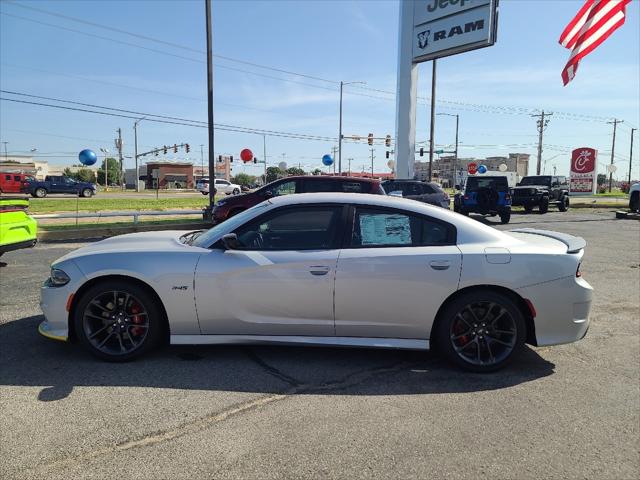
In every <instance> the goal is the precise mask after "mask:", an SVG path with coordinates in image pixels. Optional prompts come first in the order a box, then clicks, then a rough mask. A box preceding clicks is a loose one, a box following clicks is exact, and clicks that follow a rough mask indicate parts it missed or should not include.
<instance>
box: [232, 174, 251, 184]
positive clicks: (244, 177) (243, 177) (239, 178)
mask: <svg viewBox="0 0 640 480" xmlns="http://www.w3.org/2000/svg"><path fill="white" fill-rule="evenodd" d="M231 181H232V182H233V183H237V184H238V185H245V186H247V187H249V186H251V185H253V184H254V183H256V177H254V176H253V175H249V174H247V173H239V174H237V175H236V176H235V177H232V178H231Z"/></svg>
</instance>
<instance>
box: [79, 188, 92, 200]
mask: <svg viewBox="0 0 640 480" xmlns="http://www.w3.org/2000/svg"><path fill="white" fill-rule="evenodd" d="M92 195H93V191H92V190H91V189H90V188H85V189H84V190H82V194H81V196H83V197H84V198H91V196H92Z"/></svg>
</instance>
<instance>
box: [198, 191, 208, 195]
mask: <svg viewBox="0 0 640 480" xmlns="http://www.w3.org/2000/svg"><path fill="white" fill-rule="evenodd" d="M200 193H202V194H203V195H209V192H200Z"/></svg>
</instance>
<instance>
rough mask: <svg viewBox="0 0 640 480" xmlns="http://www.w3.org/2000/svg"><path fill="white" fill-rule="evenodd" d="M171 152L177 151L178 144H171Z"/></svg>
mask: <svg viewBox="0 0 640 480" xmlns="http://www.w3.org/2000/svg"><path fill="white" fill-rule="evenodd" d="M173 153H178V144H177V143H174V144H173Z"/></svg>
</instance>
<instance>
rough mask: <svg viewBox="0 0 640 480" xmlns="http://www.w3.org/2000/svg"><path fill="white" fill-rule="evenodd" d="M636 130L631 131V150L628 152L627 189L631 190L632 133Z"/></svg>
mask: <svg viewBox="0 0 640 480" xmlns="http://www.w3.org/2000/svg"><path fill="white" fill-rule="evenodd" d="M636 130H637V128H632V129H631V150H629V188H631V164H632V163H633V132H635V131H636Z"/></svg>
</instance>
